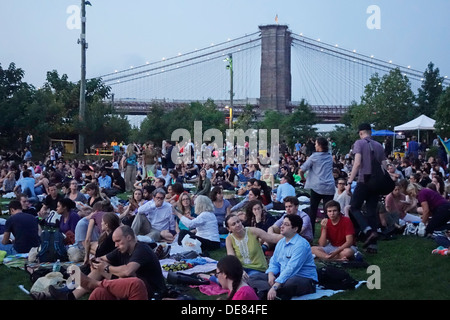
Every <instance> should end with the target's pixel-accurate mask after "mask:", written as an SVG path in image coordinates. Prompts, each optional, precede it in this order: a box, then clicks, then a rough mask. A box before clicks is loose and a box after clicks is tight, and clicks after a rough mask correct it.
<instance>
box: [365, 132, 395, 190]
mask: <svg viewBox="0 0 450 320" xmlns="http://www.w3.org/2000/svg"><path fill="white" fill-rule="evenodd" d="M366 141H367V142H368V143H369V147H370V152H371V165H372V173H371V174H370V178H369V180H368V181H367V182H366V183H367V186H368V187H369V189H370V190H371V191H373V192H375V193H377V194H379V195H383V196H385V195H387V194H389V193H391V192H392V190H394V188H395V182H394V180H392V178H391V175H390V174H389V172H387V170H384V169H383V167H382V166H381V163H380V162H379V161H378V160H377V159H376V158H375V152H374V150H373V147H372V144H371V143H370V140H366Z"/></svg>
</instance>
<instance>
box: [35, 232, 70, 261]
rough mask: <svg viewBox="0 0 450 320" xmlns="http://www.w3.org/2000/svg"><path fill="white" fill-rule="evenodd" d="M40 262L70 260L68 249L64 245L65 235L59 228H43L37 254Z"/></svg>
mask: <svg viewBox="0 0 450 320" xmlns="http://www.w3.org/2000/svg"><path fill="white" fill-rule="evenodd" d="M37 259H38V261H39V262H55V261H56V260H58V259H59V260H60V261H69V257H68V255H67V249H66V247H65V245H64V235H63V234H62V233H61V232H60V231H59V230H57V229H53V228H46V229H44V230H42V234H41V245H40V247H39V252H38V254H37Z"/></svg>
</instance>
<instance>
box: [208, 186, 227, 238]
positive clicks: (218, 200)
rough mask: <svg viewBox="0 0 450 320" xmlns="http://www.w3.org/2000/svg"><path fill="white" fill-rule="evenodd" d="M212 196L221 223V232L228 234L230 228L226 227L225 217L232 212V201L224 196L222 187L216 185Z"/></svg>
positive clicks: (218, 222)
mask: <svg viewBox="0 0 450 320" xmlns="http://www.w3.org/2000/svg"><path fill="white" fill-rule="evenodd" d="M210 198H211V201H212V203H213V204H214V214H215V215H216V218H217V224H218V225H219V233H220V234H226V233H228V230H227V229H226V228H225V227H224V225H223V222H224V221H225V217H226V216H227V215H229V214H230V213H231V203H230V201H228V200H227V199H224V198H223V189H222V187H214V188H213V189H212V190H211V194H210Z"/></svg>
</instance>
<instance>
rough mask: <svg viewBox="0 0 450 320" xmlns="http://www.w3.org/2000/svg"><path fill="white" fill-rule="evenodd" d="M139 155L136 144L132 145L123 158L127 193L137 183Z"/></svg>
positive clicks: (129, 145)
mask: <svg viewBox="0 0 450 320" xmlns="http://www.w3.org/2000/svg"><path fill="white" fill-rule="evenodd" d="M137 162H138V155H137V152H136V150H135V144H134V143H130V144H128V146H127V151H126V152H125V154H124V155H123V157H122V160H121V166H122V170H123V171H124V172H125V173H124V180H125V191H126V192H130V191H131V190H132V188H133V186H134V184H135V182H136V172H137Z"/></svg>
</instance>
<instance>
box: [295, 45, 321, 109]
mask: <svg viewBox="0 0 450 320" xmlns="http://www.w3.org/2000/svg"><path fill="white" fill-rule="evenodd" d="M300 48H301V47H300ZM301 49H303V48H301ZM309 55H310V52H309V51H306V52H303V53H302V54H301V55H300V54H298V55H296V60H297V61H298V70H299V75H300V77H299V78H300V87H301V90H304V93H303V94H301V95H300V99H305V100H309V101H311V99H310V98H309V97H311V96H312V98H313V101H314V103H316V101H317V99H316V97H315V92H314V90H312V88H311V82H310V81H307V79H308V78H307V77H306V74H307V68H306V65H307V64H309V63H308V62H307V61H309ZM310 103H311V102H310Z"/></svg>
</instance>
